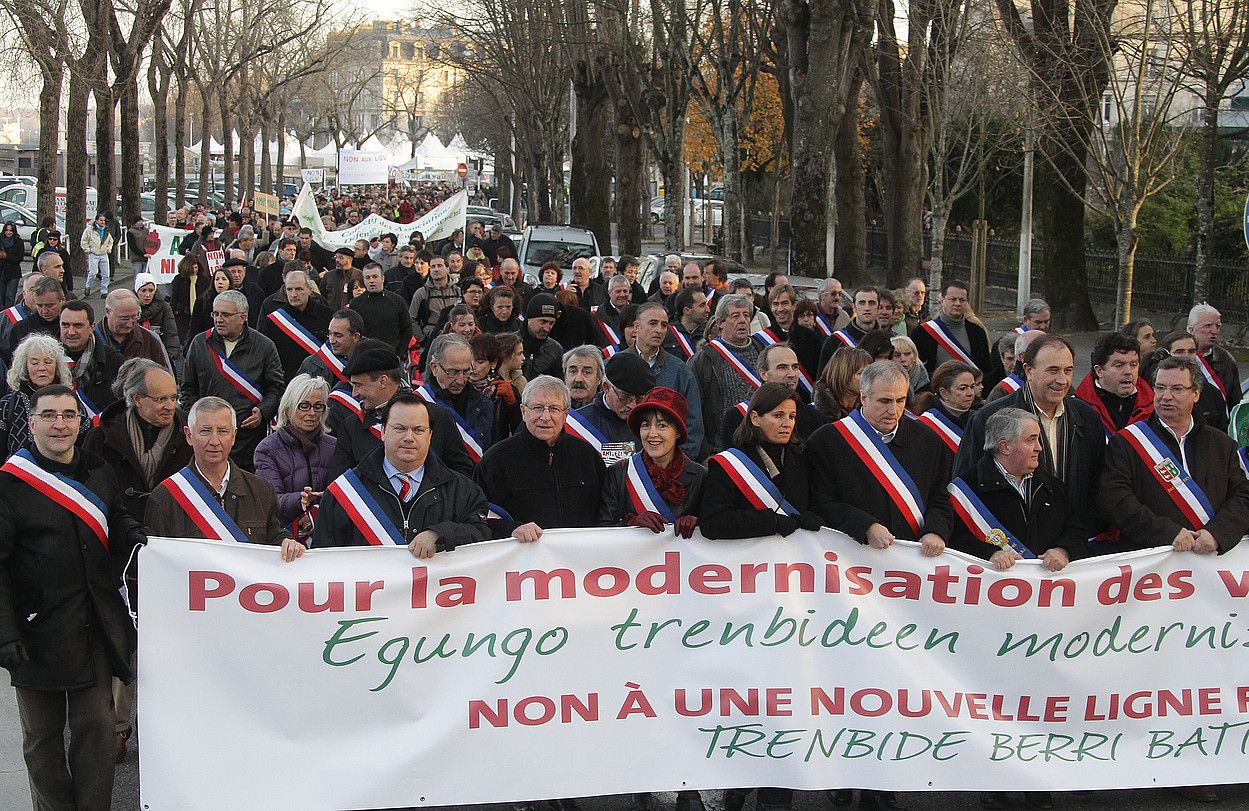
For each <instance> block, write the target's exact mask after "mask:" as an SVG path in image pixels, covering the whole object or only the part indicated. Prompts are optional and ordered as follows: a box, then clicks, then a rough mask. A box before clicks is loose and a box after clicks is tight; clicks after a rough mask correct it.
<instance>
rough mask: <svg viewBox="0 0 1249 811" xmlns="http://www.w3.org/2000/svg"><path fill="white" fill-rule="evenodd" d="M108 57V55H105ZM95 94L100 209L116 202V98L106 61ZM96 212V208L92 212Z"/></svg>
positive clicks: (96, 162)
mask: <svg viewBox="0 0 1249 811" xmlns="http://www.w3.org/2000/svg"><path fill="white" fill-rule="evenodd" d="M105 59H107V57H106V58H105ZM92 92H93V95H94V96H95V174H96V177H95V187H96V190H97V195H96V199H97V200H98V201H99V203H98V206H97V207H98V208H99V210H100V211H108V210H109V209H110V208H114V207H115V206H116V198H117V162H116V161H115V160H113V149H114V148H115V144H116V140H115V139H114V137H113V129H114V127H115V126H116V123H117V112H116V111H117V99H116V98H115V97H114V96H113V91H112V88H110V87H109V86H108V66H107V62H105V64H104V65H103V66H102V67H101V68H100V69H99V70H98V72H97V73H96V86H95V89H94V90H93V91H92ZM91 213H92V214H95V213H96V212H94V211H93V212H91Z"/></svg>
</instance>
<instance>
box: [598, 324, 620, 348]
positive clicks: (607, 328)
mask: <svg viewBox="0 0 1249 811" xmlns="http://www.w3.org/2000/svg"><path fill="white" fill-rule="evenodd" d="M594 320H595V321H597V322H598V326H599V329H601V330H602V331H603V335H605V336H606V337H607V345H608V346H616V345H617V344H619V343H620V333H618V332H616V331H615V330H614V329H612V327H611V324H608V323H607V322H606V321H604V320H603V319H601V318H596V319H594Z"/></svg>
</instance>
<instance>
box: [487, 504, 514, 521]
mask: <svg viewBox="0 0 1249 811" xmlns="http://www.w3.org/2000/svg"><path fill="white" fill-rule="evenodd" d="M486 518H488V519H493V520H495V521H511V520H512V515H511V513H509V512H508V511H507V510H505V509H503V508H502V507H500V506H499V505H498V504H495V503H494V502H491V501H487V502H486Z"/></svg>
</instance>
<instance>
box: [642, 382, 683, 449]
mask: <svg viewBox="0 0 1249 811" xmlns="http://www.w3.org/2000/svg"><path fill="white" fill-rule="evenodd" d="M647 411H662V412H663V413H664V414H665V415H666V416H668V417H670V418H671V419H672V421H673V422H675V423H676V424H677V444H678V445H681V444H683V443H684V442H685V440H686V438H687V437H688V436H689V433H688V432H687V430H686V428H685V420H686V418H687V417H688V416H689V413H690V407H689V404H688V403H686V402H685V396H684V395H682V394H681V392H679V391H674V390H672V389H669V388H666V387H664V386H656V387H655V388H653V389H651V390H650V391H648V392H647V393H646V396H645V397H643V398H642V399H641V400H639V401H638V403H637V405H635V406H633V410H632V411H630V412H629V429H630V430H632V431H633V433H635V434H637V433H641V428H640V424H641V422H642V414H644V413H645V412H647Z"/></svg>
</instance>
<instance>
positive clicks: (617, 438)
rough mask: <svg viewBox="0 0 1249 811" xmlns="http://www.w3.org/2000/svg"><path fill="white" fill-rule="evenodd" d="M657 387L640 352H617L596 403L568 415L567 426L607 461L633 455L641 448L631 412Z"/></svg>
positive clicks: (605, 373) (611, 461)
mask: <svg viewBox="0 0 1249 811" xmlns="http://www.w3.org/2000/svg"><path fill="white" fill-rule="evenodd" d="M653 388H655V373H654V372H652V371H651V368H650V366H648V365H647V363H646V361H645V360H643V359H642V356H641V355H638V354H637V353H636V352H621V353H620V354H618V355H613V356H612V359H611V360H609V361H607V366H606V367H605V368H604V374H603V386H602V390H601V391H600V392H599V393H598V394H597V395H596V396H595V398H594V400H593V402H591V403H590V404H589V405H587V406H582V407H581V408H579V409H577V410H576V411H575V412H570V413H569V415H568V423H569V424H568V425H567V426H566V429H567V430H568V431H571V432H572V433H574V434H575V435H577V436H578V437H580V438H582V439H584V440H586V441H587V442H589V443H590V444H592V445H594V446H595V447H596V448H597V450H598V452H599V453H600V454H602V456H603V462H604V464H607V465H611V464H614V463H615V462H618V461H620V460H621V459H624V458H625V457H628V456H632V455H633V454H634V453H636V452H637V451H638V449H639V444H638V437H637V434H635V433H634V432H633V429H632V428H630V427H629V423H628V421H627V420H628V419H629V412H630V411H632V410H633V406H634V404H635V403H637V402H638V401H639V400H640V399H642V398H643V397H645V396H646V394H647V393H648V392H649V391H650V390H651V389H653Z"/></svg>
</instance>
